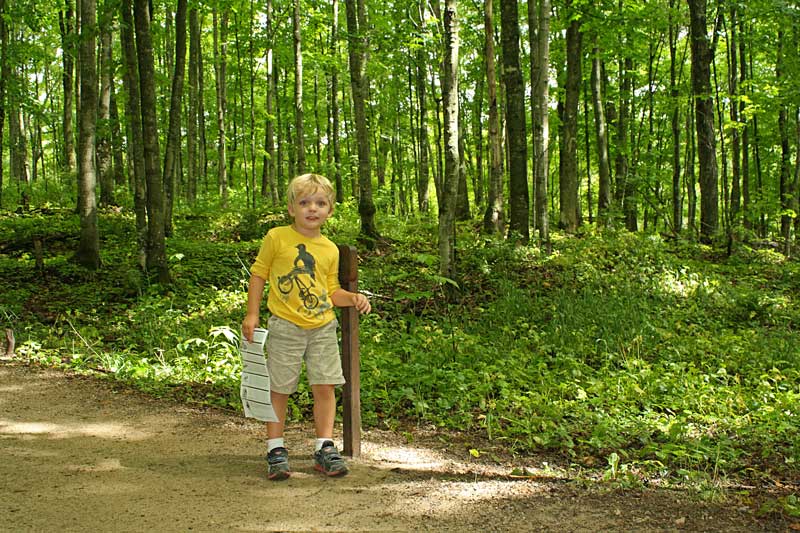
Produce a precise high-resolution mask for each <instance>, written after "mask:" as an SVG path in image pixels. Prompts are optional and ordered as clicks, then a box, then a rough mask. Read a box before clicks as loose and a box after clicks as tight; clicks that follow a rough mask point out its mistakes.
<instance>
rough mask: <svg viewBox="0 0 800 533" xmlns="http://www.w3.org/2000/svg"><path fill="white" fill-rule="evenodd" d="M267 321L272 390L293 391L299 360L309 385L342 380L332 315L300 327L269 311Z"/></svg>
mask: <svg viewBox="0 0 800 533" xmlns="http://www.w3.org/2000/svg"><path fill="white" fill-rule="evenodd" d="M267 325H268V328H269V335H267V370H268V371H269V377H270V388H271V390H272V391H274V392H278V393H281V394H292V393H293V392H296V391H297V383H298V382H299V381H300V370H301V368H302V365H303V361H305V363H306V374H308V383H309V384H310V385H342V384H344V382H345V379H344V374H343V373H342V360H341V357H340V356H339V338H338V335H337V328H338V325H339V322H338V321H337V320H336V319H334V320H332V321H331V322H328V323H327V324H325V325H324V326H320V327H318V328H314V329H303V328H301V327H299V326H297V325H295V324H294V323H292V322H289V321H288V320H285V319H283V318H280V317H277V316H274V315H273V316H271V317H270V318H269V321H268V322H267Z"/></svg>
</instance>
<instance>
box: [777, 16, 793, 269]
mask: <svg viewBox="0 0 800 533" xmlns="http://www.w3.org/2000/svg"><path fill="white" fill-rule="evenodd" d="M784 41H785V33H784V32H783V30H778V58H777V61H776V66H775V81H776V85H777V86H778V87H780V86H781V83H782V81H783V77H784V70H785V68H786V66H785V62H786V57H785V55H784V54H785V47H786V43H785V42H784ZM778 138H779V139H780V144H781V159H780V169H779V174H780V184H779V194H780V217H781V237H782V238H783V246H784V250H783V251H784V254H785V255H789V242H790V241H789V237H790V232H791V229H792V218H791V217H790V216H789V211H790V210H791V208H792V199H791V190H790V189H791V186H790V183H791V152H790V150H791V149H790V147H789V107H788V106H787V104H786V102H784V101H781V102H780V104H779V106H778Z"/></svg>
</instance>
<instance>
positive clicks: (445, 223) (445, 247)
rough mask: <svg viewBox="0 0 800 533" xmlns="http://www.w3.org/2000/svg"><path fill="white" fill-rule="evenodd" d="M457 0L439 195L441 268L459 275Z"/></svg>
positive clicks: (447, 52) (448, 29)
mask: <svg viewBox="0 0 800 533" xmlns="http://www.w3.org/2000/svg"><path fill="white" fill-rule="evenodd" d="M456 3H457V2H456V0H446V4H445V12H444V47H445V48H444V73H443V74H444V77H443V78H442V98H443V107H444V140H445V173H444V186H443V188H442V189H443V190H442V192H443V193H444V194H443V196H442V197H441V198H439V203H440V208H439V265H440V268H439V272H440V274H441V275H442V276H443V277H445V278H448V279H451V280H455V279H456V258H455V251H456V242H455V216H456V202H457V200H458V181H459V166H460V160H459V152H458V137H459V128H458V122H459V116H458V45H459V42H458V17H457V11H456Z"/></svg>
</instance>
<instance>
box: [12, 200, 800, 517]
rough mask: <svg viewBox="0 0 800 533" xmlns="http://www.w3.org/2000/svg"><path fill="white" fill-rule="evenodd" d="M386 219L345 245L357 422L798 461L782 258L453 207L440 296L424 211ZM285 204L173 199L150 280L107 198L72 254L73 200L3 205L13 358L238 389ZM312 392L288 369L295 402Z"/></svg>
mask: <svg viewBox="0 0 800 533" xmlns="http://www.w3.org/2000/svg"><path fill="white" fill-rule="evenodd" d="M388 218H390V217H387V220H386V221H385V225H386V227H387V228H388V229H387V234H388V235H389V236H390V237H391V239H392V242H393V244H392V245H391V246H388V247H383V248H379V249H377V250H373V251H368V252H367V251H363V253H362V258H361V259H362V263H361V268H360V278H361V279H360V286H361V288H362V289H364V290H367V291H369V292H370V293H371V294H373V307H374V312H373V313H372V314H371V315H369V316H366V317H363V318H362V324H361V342H362V409H363V413H362V416H363V419H364V423H365V425H369V426H382V427H392V428H398V427H400V426H401V425H402V424H408V423H412V424H415V423H418V424H425V425H435V426H437V427H440V428H443V429H447V430H463V431H468V432H478V433H480V434H483V435H485V436H487V437H489V438H490V439H492V440H493V441H494V442H496V443H502V444H503V445H505V446H507V447H508V448H509V449H510V450H512V451H514V452H515V453H521V454H525V453H535V452H546V453H549V454H557V455H560V456H561V457H562V458H563V459H564V461H566V462H570V463H573V464H577V465H584V466H592V465H607V469H606V472H607V473H608V476H609V477H611V478H613V479H618V478H619V476H621V475H622V473H626V475H630V473H631V472H636V473H637V476H641V477H642V478H656V477H658V478H661V479H664V478H666V479H670V480H672V481H673V482H681V481H687V480H692V479H696V478H697V477H698V476H699V477H700V478H702V479H706V480H717V479H722V478H733V479H738V478H742V479H749V480H766V479H774V478H780V479H783V480H795V481H796V480H797V477H798V476H797V474H798V461H800V447H799V446H800V445H799V444H798V439H797V435H798V434H800V407H798V406H800V334H799V333H798V329H799V328H798V327H799V326H800V305H798V302H797V298H798V296H797V295H798V294H800V291H799V290H798V289H800V266H798V264H797V263H796V262H793V261H788V260H786V259H785V258H783V257H782V256H780V255H777V254H775V253H773V252H770V251H763V250H754V249H751V248H748V247H746V246H744V245H741V246H739V247H738V248H737V249H736V250H735V253H734V255H733V256H731V257H729V258H726V257H723V256H721V255H720V254H718V253H717V252H716V250H714V249H712V248H709V247H706V246H701V245H698V244H695V243H692V242H687V241H682V240H669V241H665V240H663V239H661V238H660V237H658V236H654V235H643V234H639V235H633V234H629V233H624V232H606V233H595V232H586V234H584V235H582V236H580V237H569V238H568V237H564V236H556V239H555V242H554V253H553V254H552V255H550V256H545V255H543V254H542V253H540V251H539V250H537V249H536V248H534V247H520V246H513V245H510V244H508V243H505V242H502V241H499V240H494V239H491V238H486V237H483V236H478V235H476V232H475V231H474V228H473V227H472V226H471V225H464V226H462V227H461V228H460V229H459V237H458V264H459V271H460V273H461V279H459V280H458V282H459V285H460V289H461V292H460V294H461V298H460V300H459V301H458V302H452V303H451V302H448V301H446V299H445V298H444V297H443V289H442V281H443V280H442V279H441V278H440V277H439V276H438V275H437V268H438V259H437V257H436V253H437V252H436V231H435V227H434V226H432V225H431V224H429V223H426V222H424V221H420V220H417V219H410V220H401V219H391V220H388ZM31 219H35V221H31ZM283 220H284V217H283V215H282V214H281V213H280V212H277V211H275V212H273V211H269V210H257V211H252V210H244V211H233V210H228V211H222V210H220V209H219V208H210V207H209V206H204V209H196V210H194V211H191V210H182V211H179V212H178V214H177V216H176V220H175V236H174V237H172V238H171V239H170V240H169V242H168V254H169V257H170V262H171V264H170V266H171V271H172V273H173V276H174V280H175V281H174V284H173V285H171V286H169V287H161V286H159V285H157V284H153V283H151V282H150V281H149V280H148V279H147V277H146V276H143V275H142V274H141V273H140V272H139V271H138V269H137V268H136V266H135V265H136V262H135V253H134V248H135V246H134V243H133V241H132V238H133V237H132V236H133V235H134V234H135V232H134V231H133V229H132V228H133V220H132V219H131V218H130V217H128V216H126V215H124V214H120V213H117V212H113V211H109V212H104V213H102V215H101V234H102V236H103V243H102V254H103V257H102V259H103V265H104V266H103V268H102V269H101V270H99V271H98V272H87V271H84V270H82V269H80V268H79V267H77V266H75V265H74V264H73V263H71V262H70V261H69V255H68V254H69V252H70V251H71V250H72V249H74V248H75V244H76V238H75V236H76V235H77V234H78V220H77V218H76V217H75V216H74V215H73V214H72V213H71V212H68V211H64V210H58V209H51V210H48V211H47V212H43V213H39V214H36V215H31V216H27V215H26V216H21V215H16V214H8V213H6V214H3V215H0V224H1V225H0V235H2V238H3V240H2V241H0V242H3V243H5V244H4V245H3V246H2V248H0V274H2V275H0V295H1V296H0V317H3V322H4V325H5V326H6V327H13V328H14V330H15V332H16V335H17V343H18V353H19V354H20V355H22V356H24V357H27V358H30V359H31V360H34V361H40V362H43V363H46V364H56V365H65V366H69V367H72V368H75V369H79V370H85V371H100V372H102V373H104V374H108V375H111V376H113V377H114V378H115V379H120V380H123V381H126V382H128V383H131V384H133V385H135V386H138V387H140V388H142V389H145V390H148V391H150V392H152V393H154V394H170V395H179V396H180V397H183V398H186V399H189V400H192V401H197V402H202V403H206V404H211V405H215V406H220V407H225V408H229V409H240V405H239V399H238V374H239V371H240V366H239V365H240V363H239V359H238V352H237V347H236V342H237V341H236V337H237V332H238V325H239V323H240V322H241V318H242V316H243V312H244V307H245V298H246V295H245V290H246V281H247V277H248V275H247V266H248V265H249V264H250V262H251V261H252V258H253V256H254V254H255V253H256V251H257V248H258V243H259V240H260V238H261V236H262V235H263V233H264V232H265V231H266V228H268V227H271V226H272V225H275V224H280V223H282V222H283ZM357 230H358V224H357V214H356V210H355V206H353V205H350V204H345V205H342V206H340V207H339V208H338V209H337V212H336V215H335V217H334V219H333V220H332V221H331V223H330V226H329V228H328V234H329V235H330V236H331V237H332V238H333V239H334V240H336V241H337V242H352V243H355V242H356V240H357V234H356V232H357ZM33 232H38V234H41V235H40V236H41V237H42V238H43V239H44V243H45V258H44V263H45V267H44V271H43V272H37V271H36V268H35V257H34V252H33V248H32V244H31V242H30V240H31V237H30V235H32V233H33ZM309 409H310V395H309V393H308V390H307V389H305V388H301V391H300V393H299V394H298V395H297V396H296V397H295V398H294V399H293V402H292V416H295V417H297V416H308V414H309ZM787 501H788V500H787ZM792 501H794V500H792ZM795 507H796V506H795ZM784 508H787V507H786V506H784Z"/></svg>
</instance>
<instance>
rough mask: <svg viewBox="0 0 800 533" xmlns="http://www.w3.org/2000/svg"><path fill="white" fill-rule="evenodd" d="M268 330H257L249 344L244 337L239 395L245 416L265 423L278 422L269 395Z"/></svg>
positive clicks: (241, 349)
mask: <svg viewBox="0 0 800 533" xmlns="http://www.w3.org/2000/svg"><path fill="white" fill-rule="evenodd" d="M267 333H268V332H267V330H266V329H262V328H256V329H255V331H254V332H253V342H248V340H247V339H245V338H244V335H242V342H241V345H240V346H241V348H240V351H241V354H242V382H241V385H240V387H239V393H240V394H241V396H242V406H243V407H244V416H246V417H247V418H255V419H257V420H263V421H264V422H277V421H278V417H277V416H275V410H274V409H272V400H271V399H270V395H269V372H267V361H266V359H265V357H264V345H265V344H266V342H267Z"/></svg>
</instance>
